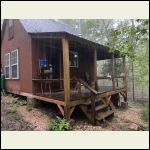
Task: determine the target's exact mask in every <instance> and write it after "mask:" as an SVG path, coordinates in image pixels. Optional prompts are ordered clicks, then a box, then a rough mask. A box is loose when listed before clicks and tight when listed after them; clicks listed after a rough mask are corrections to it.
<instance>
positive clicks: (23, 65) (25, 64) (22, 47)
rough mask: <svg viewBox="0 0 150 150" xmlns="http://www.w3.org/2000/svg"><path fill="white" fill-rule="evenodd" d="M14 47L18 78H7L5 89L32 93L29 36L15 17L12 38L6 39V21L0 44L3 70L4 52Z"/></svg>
mask: <svg viewBox="0 0 150 150" xmlns="http://www.w3.org/2000/svg"><path fill="white" fill-rule="evenodd" d="M15 49H18V54H19V55H18V57H19V79H16V80H13V79H7V80H6V90H11V91H20V92H21V91H22V92H28V93H32V82H31V79H32V62H31V58H32V53H31V38H30V36H29V35H28V34H27V32H26V31H25V30H24V28H23V26H22V25H21V23H20V22H19V20H17V19H15V20H14V38H13V39H11V40H8V23H6V28H5V31H4V36H3V41H2V45H1V63H2V67H3V69H4V70H5V67H4V66H5V64H4V56H5V54H6V53H9V52H11V51H13V50H15Z"/></svg>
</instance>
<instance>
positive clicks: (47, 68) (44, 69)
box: [39, 59, 52, 94]
mask: <svg viewBox="0 0 150 150" xmlns="http://www.w3.org/2000/svg"><path fill="white" fill-rule="evenodd" d="M39 78H40V79H52V65H51V64H49V65H48V61H47V60H46V59H39ZM40 84H41V93H42V94H44V89H45V90H46V88H47V86H48V90H49V93H50V94H51V83H50V81H48V80H45V81H43V82H41V83H40ZM43 87H44V88H43Z"/></svg>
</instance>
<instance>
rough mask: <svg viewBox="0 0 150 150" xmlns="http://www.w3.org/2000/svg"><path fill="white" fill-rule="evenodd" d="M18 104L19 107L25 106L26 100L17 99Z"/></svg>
mask: <svg viewBox="0 0 150 150" xmlns="http://www.w3.org/2000/svg"><path fill="white" fill-rule="evenodd" d="M18 104H19V105H21V106H24V105H27V100H25V99H18Z"/></svg>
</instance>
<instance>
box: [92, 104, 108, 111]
mask: <svg viewBox="0 0 150 150" xmlns="http://www.w3.org/2000/svg"><path fill="white" fill-rule="evenodd" d="M106 107H108V106H107V105H105V104H103V105H98V106H96V107H95V111H99V110H101V109H104V108H106Z"/></svg>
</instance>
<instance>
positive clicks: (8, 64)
mask: <svg viewBox="0 0 150 150" xmlns="http://www.w3.org/2000/svg"><path fill="white" fill-rule="evenodd" d="M7 55H9V64H8V65H6V56H7ZM4 60H5V79H10V77H11V75H10V67H11V66H10V61H11V60H10V53H6V54H5V59H4ZM6 67H9V77H6Z"/></svg>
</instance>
